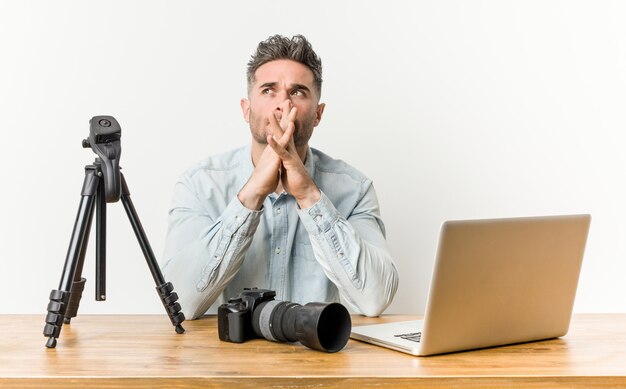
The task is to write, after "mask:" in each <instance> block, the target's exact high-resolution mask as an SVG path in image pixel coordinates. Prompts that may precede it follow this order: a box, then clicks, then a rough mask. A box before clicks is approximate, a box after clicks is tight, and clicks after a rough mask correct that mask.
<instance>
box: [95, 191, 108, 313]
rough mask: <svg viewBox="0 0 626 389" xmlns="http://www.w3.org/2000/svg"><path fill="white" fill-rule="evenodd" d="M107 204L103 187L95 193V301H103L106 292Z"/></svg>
mask: <svg viewBox="0 0 626 389" xmlns="http://www.w3.org/2000/svg"><path fill="white" fill-rule="evenodd" d="M106 207H107V204H106V200H105V191H104V185H99V186H98V192H97V193H96V301H104V300H106V298H107V292H106V226H107V213H106V212H107V208H106Z"/></svg>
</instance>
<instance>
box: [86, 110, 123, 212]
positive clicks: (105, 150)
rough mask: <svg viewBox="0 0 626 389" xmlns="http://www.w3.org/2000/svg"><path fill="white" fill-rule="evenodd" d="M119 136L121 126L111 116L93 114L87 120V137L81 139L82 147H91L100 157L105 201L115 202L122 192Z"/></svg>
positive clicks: (120, 134)
mask: <svg viewBox="0 0 626 389" xmlns="http://www.w3.org/2000/svg"><path fill="white" fill-rule="evenodd" d="M121 137H122V128H121V127H120V124H119V123H118V122H117V120H115V118H114V117H113V116H94V117H92V118H91V119H90V120H89V137H88V138H87V139H83V148H88V147H91V149H92V150H93V152H94V153H96V154H97V155H98V157H99V159H100V165H101V167H102V172H103V175H104V181H103V183H104V193H105V199H106V202H107V203H115V202H117V201H118V200H119V199H120V196H121V194H122V183H121V179H120V154H122V146H121V142H120V138H121ZM96 160H97V159H96Z"/></svg>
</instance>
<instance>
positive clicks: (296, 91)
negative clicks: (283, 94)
mask: <svg viewBox="0 0 626 389" xmlns="http://www.w3.org/2000/svg"><path fill="white" fill-rule="evenodd" d="M291 95H292V96H297V97H304V96H305V94H304V91H303V90H302V89H294V90H292V91H291Z"/></svg>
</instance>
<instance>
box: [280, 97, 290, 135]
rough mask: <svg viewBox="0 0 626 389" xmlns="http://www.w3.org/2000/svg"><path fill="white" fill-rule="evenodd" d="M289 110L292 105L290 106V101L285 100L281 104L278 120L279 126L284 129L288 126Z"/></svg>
mask: <svg viewBox="0 0 626 389" xmlns="http://www.w3.org/2000/svg"><path fill="white" fill-rule="evenodd" d="M291 109H292V105H291V101H290V100H285V101H284V102H283V103H282V104H281V118H280V126H281V127H282V128H283V130H284V129H286V128H287V125H288V124H289V120H292V121H293V119H290V117H289V114H290V113H291Z"/></svg>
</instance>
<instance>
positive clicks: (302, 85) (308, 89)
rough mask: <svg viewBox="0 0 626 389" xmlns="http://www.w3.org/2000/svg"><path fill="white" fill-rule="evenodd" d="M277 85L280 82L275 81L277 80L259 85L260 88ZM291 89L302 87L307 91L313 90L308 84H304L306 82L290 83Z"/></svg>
mask: <svg viewBox="0 0 626 389" xmlns="http://www.w3.org/2000/svg"><path fill="white" fill-rule="evenodd" d="M276 85H278V83H277V82H275V81H274V82H266V83H263V84H261V85H259V87H258V89H265V88H274V87H276ZM289 89H302V90H304V91H307V92H310V91H311V89H310V88H309V87H308V86H306V85H304V84H291V85H289Z"/></svg>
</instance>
